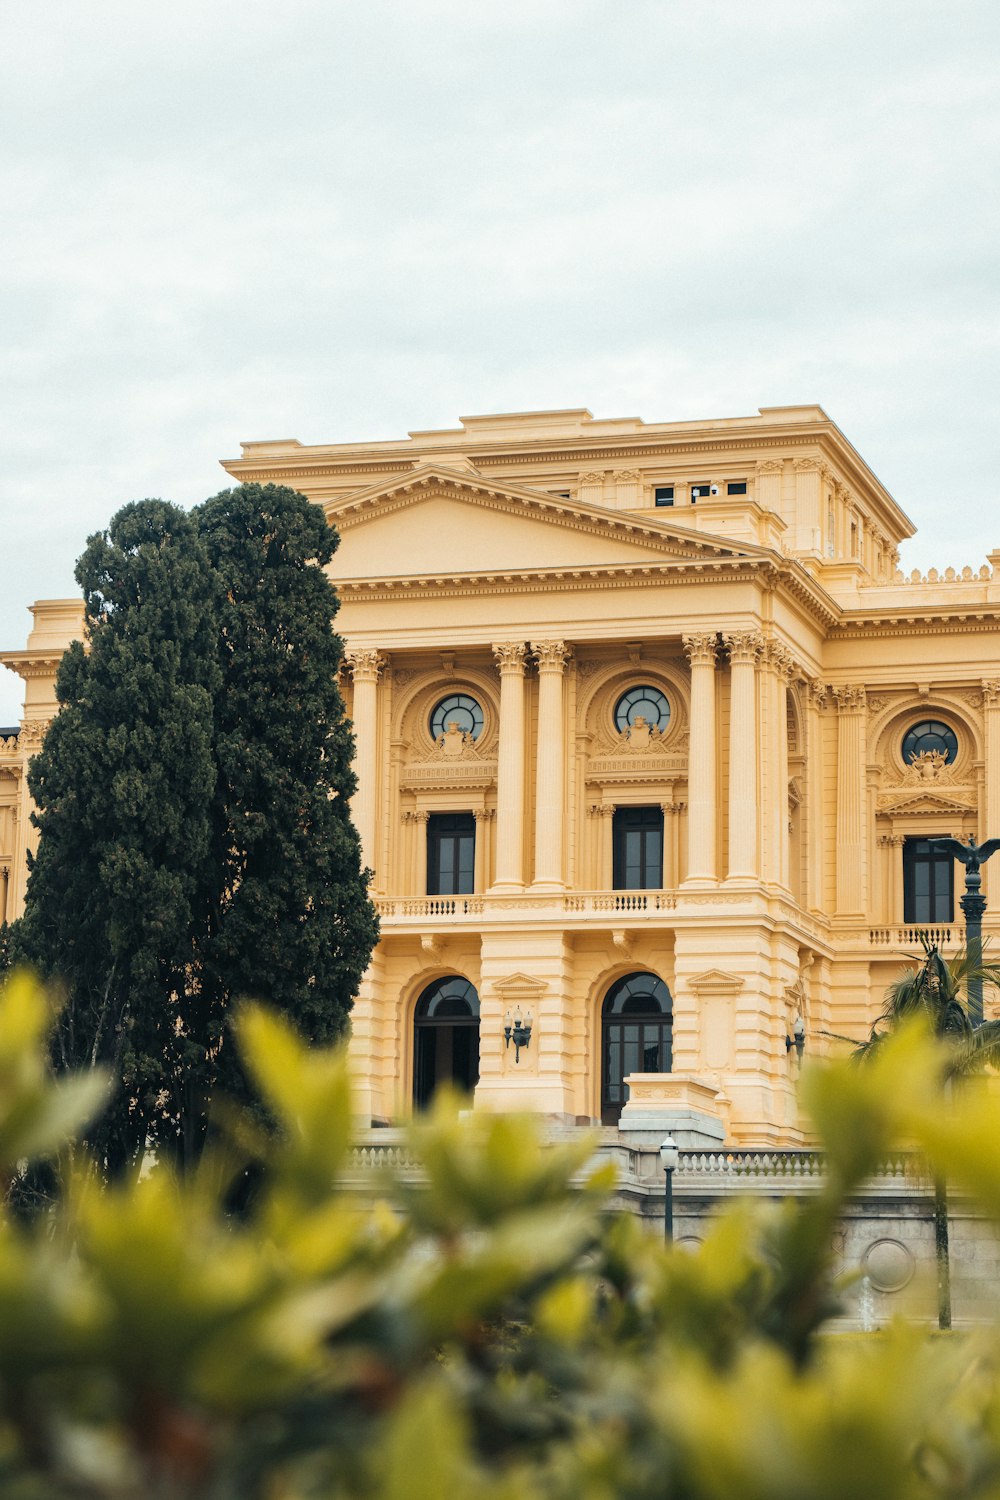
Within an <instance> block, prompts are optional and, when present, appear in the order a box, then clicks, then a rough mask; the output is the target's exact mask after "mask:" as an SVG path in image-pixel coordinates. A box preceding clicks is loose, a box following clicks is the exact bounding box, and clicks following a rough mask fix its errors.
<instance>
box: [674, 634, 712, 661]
mask: <svg viewBox="0 0 1000 1500" xmlns="http://www.w3.org/2000/svg"><path fill="white" fill-rule="evenodd" d="M681 640H682V644H683V646H684V654H685V656H686V657H687V659H688V661H689V662H690V663H691V665H692V667H696V666H703V665H711V666H714V665H715V653H716V651H717V650H718V646H719V637H718V635H717V634H716V632H715V631H714V630H713V631H708V632H706V633H705V634H704V635H685V636H682V638H681Z"/></svg>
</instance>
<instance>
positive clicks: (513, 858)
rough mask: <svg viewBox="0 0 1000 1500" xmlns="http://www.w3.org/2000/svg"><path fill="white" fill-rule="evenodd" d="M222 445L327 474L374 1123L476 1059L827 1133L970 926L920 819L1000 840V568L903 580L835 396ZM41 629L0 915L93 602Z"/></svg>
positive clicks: (67, 604) (492, 1088) (303, 479)
mask: <svg viewBox="0 0 1000 1500" xmlns="http://www.w3.org/2000/svg"><path fill="white" fill-rule="evenodd" d="M224 467H225V468H226V470H227V471H228V473H229V474H230V475H231V476H232V477H233V479H234V480H237V481H247V480H255V481H260V482H265V483H266V482H275V483H280V484H288V485H291V486H293V487H295V488H296V489H299V490H301V491H303V492H304V493H305V494H306V495H308V496H309V497H310V499H312V500H313V501H315V502H316V503H317V504H319V505H322V507H323V508H324V511H325V513H326V514H327V516H328V518H329V519H330V521H331V522H332V523H333V524H334V525H336V527H337V529H338V530H339V532H340V536H341V546H340V549H339V551H338V553H337V555H336V557H335V558H334V562H333V565H332V569H331V571H332V574H333V576H334V579H335V582H336V584H337V587H338V590H339V592H340V597H341V601H342V609H341V613H340V616H339V618H338V628H340V629H341V631H342V632H343V634H344V636H345V638H346V641H347V648H348V649H347V657H346V671H345V680H344V689H345V695H346V698H347V701H348V706H349V711H350V713H351V715H352V718H353V720H354V726H355V731H356V735H357V771H358V790H357V794H356V799H355V806H354V811H355V819H356V822H357V825H358V828H359V831H360V834H361V839H362V845H363V849H364V857H365V862H366V864H367V865H368V866H369V867H370V869H371V870H372V872H373V873H372V881H371V889H372V894H373V898H374V900H375V902H376V904H377V906H378V909H379V912H380V915H381V924H382V937H381V941H380V943H379V946H378V949H377V950H376V953H375V955H374V957H373V960H372V963H371V966H370V969H369V972H368V974H367V976H366V979H365V981H364V985H363V988H362V992H361V994H360V996H359V998H358V1000H357V1002H356V1005H355V1010H354V1018H353V1037H352V1047H353V1051H354V1060H355V1072H356V1076H357V1080H358V1100H357V1106H358V1113H359V1115H360V1117H361V1119H362V1121H363V1122H364V1123H368V1122H370V1123H372V1124H374V1125H385V1124H392V1123H394V1122H398V1121H400V1120H402V1119H404V1118H405V1117H406V1116H408V1115H409V1114H410V1113H411V1112H412V1111H413V1110H414V1109H415V1108H419V1107H421V1106H422V1105H423V1104H424V1103H425V1102H426V1101H427V1099H429V1098H430V1097H431V1095H432V1094H433V1092H434V1090H435V1089H436V1088H437V1087H438V1086H440V1085H441V1084H442V1083H444V1082H448V1081H454V1082H457V1083H458V1084H459V1085H460V1086H462V1087H465V1088H467V1089H470V1090H473V1091H474V1096H475V1101H476V1104H477V1106H482V1107H489V1108H503V1109H507V1108H526V1109H529V1110H533V1111H538V1112H541V1113H543V1114H545V1115H546V1116H548V1117H551V1118H552V1119H554V1120H556V1121H559V1122H562V1123H563V1124H565V1125H569V1126H571V1125H573V1124H576V1123H584V1122H586V1123H593V1122H602V1123H603V1124H605V1125H606V1126H609V1127H618V1128H619V1129H620V1130H621V1131H622V1132H624V1134H625V1136H626V1137H628V1138H631V1137H633V1136H634V1138H635V1139H637V1140H639V1141H642V1140H643V1139H652V1134H651V1133H652V1132H656V1133H657V1138H658V1135H659V1134H661V1133H662V1131H663V1129H664V1127H665V1126H669V1127H670V1128H672V1129H673V1131H674V1134H675V1136H676V1138H677V1139H678V1141H679V1142H680V1143H681V1144H682V1145H685V1146H688V1147H691V1148H694V1147H698V1148H702V1149H715V1148H717V1147H718V1146H720V1145H722V1144H723V1143H724V1144H725V1145H726V1146H727V1147H729V1148H740V1149H747V1148H750V1149H758V1150H759V1149H776V1148H788V1147H795V1146H800V1145H802V1144H804V1143H805V1142H804V1138H803V1133H802V1127H801V1125H800V1122H799V1119H798V1116H797V1112H796V1105H795V1078H796V1073H797V1069H798V1066H799V1056H800V1051H801V1048H802V1047H803V1046H804V1048H805V1049H806V1050H807V1051H809V1052H824V1051H826V1050H828V1049H829V1048H830V1046H831V1045H833V1043H832V1042H831V1040H830V1038H831V1037H832V1035H834V1034H839V1035H853V1036H858V1037H860V1036H861V1035H863V1034H864V1032H865V1030H866V1028H867V1026H868V1024H869V1022H870V1020H871V1018H872V1016H873V1015H874V1013H875V1011H876V1010H877V1008H878V1006H879V1003H880V1001H881V996H882V993H883V991H884V988H885V986H886V985H887V984H888V983H889V982H890V981H891V980H892V979H893V978H894V977H895V976H896V975H897V974H898V972H899V967H900V958H899V954H900V952H901V951H903V950H906V949H912V948H913V947H914V945H915V941H916V937H915V930H916V929H917V928H926V927H931V928H933V929H934V930H935V931H936V932H937V934H938V936H939V939H940V941H941V942H942V944H943V945H944V947H945V949H946V951H947V950H948V948H949V947H952V948H953V947H955V946H957V945H958V942H959V939H960V929H959V927H958V926H957V925H956V922H955V918H956V917H957V916H958V911H957V898H958V895H959V894H960V890H957V889H956V878H955V875H954V872H953V869H952V867H951V864H950V862H949V861H947V860H943V861H942V860H940V859H939V858H938V857H937V856H936V855H935V853H934V850H933V847H932V846H929V845H928V844H927V842H926V841H927V840H928V839H929V838H931V837H933V836H935V835H942V834H953V835H956V836H958V837H967V836H968V835H969V834H975V835H976V836H977V837H978V838H982V837H985V836H987V835H988V834H989V833H996V832H998V831H1000V654H998V638H997V634H996V630H997V621H998V614H1000V552H997V553H992V554H990V557H989V560H988V561H987V562H986V563H985V564H984V565H983V566H982V567H980V568H979V569H978V570H976V571H973V570H972V569H970V568H965V569H963V570H962V571H961V573H959V574H956V573H955V572H954V571H953V570H952V569H948V570H947V571H946V572H944V573H942V574H941V575H940V576H939V575H938V574H937V573H936V572H935V571H933V570H932V571H931V573H929V574H928V575H927V576H926V577H922V576H920V575H917V574H914V575H911V576H907V577H904V576H903V575H902V574H901V573H900V572H899V571H898V546H899V543H900V542H901V541H902V540H903V539H904V538H906V537H907V536H909V535H911V534H912V530H913V528H912V526H911V524H910V523H909V521H908V520H907V518H906V516H905V515H904V514H903V512H902V511H901V510H900V509H899V507H898V506H897V505H896V503H895V502H894V501H893V499H892V497H891V496H890V495H889V494H888V493H887V491H886V490H885V489H884V488H883V486H882V485H881V484H880V483H879V481H878V479H877V478H876V477H875V475H874V474H873V473H872V472H871V470H870V469H869V468H868V467H867V465H866V464H865V463H864V461H863V459H862V458H861V457H860V455H859V454H858V453H857V452H856V451H855V449H854V448H853V447H852V446H851V444H850V443H849V442H848V441H847V439H846V438H845V437H844V435H843V434H842V433H841V432H840V431H839V429H838V428H837V427H836V426H835V424H834V423H833V422H832V421H830V419H829V418H828V417H827V416H826V414H825V413H824V412H823V411H822V410H821V409H820V408H819V407H813V406H809V407H788V408H770V409H765V410H762V411H761V412H760V413H759V414H758V415H757V416H754V417H748V418H733V419H725V420H718V421H708V422H675V423H657V424H646V423H643V422H642V421H640V420H638V419H625V420H608V421H602V420H595V419H594V418H592V417H591V415H590V413H589V412H587V411H585V410H569V411H555V412H529V413H519V414H514V415H508V416H484V417H473V418H464V419H463V420H462V424H461V426H460V427H459V428H456V429H448V430H445V431H433V432H417V433H411V434H410V435H409V437H408V438H406V439H404V440H401V441H386V442H371V443H348V444H336V445H331V446H308V447H307V446H303V445H301V444H299V443H298V442H294V441H285V442H255V443H248V444H246V445H245V446H244V448H243V453H242V457H241V458H239V459H237V460H233V461H228V462H226V463H225V464H224ZM34 616H35V627H34V630H33V631H32V634H31V636H30V638H29V641H28V645H27V647H26V648H25V649H24V650H21V651H18V652H13V651H12V652H8V653H6V654H5V655H4V656H3V657H2V658H0V659H2V660H3V661H4V662H5V663H6V664H7V665H8V666H11V667H13V668H14V670H15V671H18V672H20V673H21V674H22V675H23V676H24V677H25V680H26V703H25V717H24V720H23V722H22V724H21V726H20V727H19V730H18V731H17V732H16V733H11V734H8V736H7V737H6V738H4V739H3V740H2V743H0V870H2V871H3V885H2V886H0V895H2V898H3V902H4V905H3V909H2V910H3V914H5V915H7V916H12V915H14V914H16V913H17V911H18V910H19V909H20V904H21V902H22V901H23V892H24V859H25V847H26V844H27V843H28V841H29V839H30V829H29V826H28V812H29V808H28V803H27V793H26V789H25V782H24V768H25V765H26V761H27V758H28V756H29V755H30V753H31V752H32V750H33V749H34V748H35V747H36V746H37V744H38V743H39V740H40V736H41V735H42V734H43V733H44V727H45V724H46V723H47V722H48V720H49V719H50V718H51V715H52V713H53V712H54V709H55V701H54V695H53V689H52V683H53V676H54V669H55V664H56V661H57V660H58V655H59V651H60V650H61V649H62V647H63V646H64V645H65V644H66V642H67V641H68V640H69V639H71V638H72V636H73V635H74V634H78V633H79V620H80V606H79V604H78V603H76V602H75V601H43V602H42V603H39V604H37V605H35V606H34ZM985 873H986V886H987V895H988V896H989V898H990V906H991V911H992V910H993V909H995V908H996V907H997V906H998V903H1000V869H998V870H994V867H993V866H988V867H987V869H986V872H985ZM991 886H992V890H991V889H989V887H991ZM992 925H993V923H992V917H991V914H990V913H989V912H988V914H987V920H986V931H987V933H988V932H989V930H990V928H991V926H992ZM796 1043H799V1044H800V1045H796Z"/></svg>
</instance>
